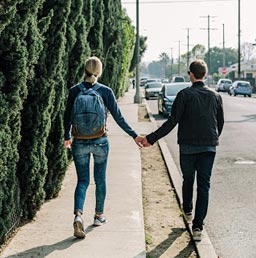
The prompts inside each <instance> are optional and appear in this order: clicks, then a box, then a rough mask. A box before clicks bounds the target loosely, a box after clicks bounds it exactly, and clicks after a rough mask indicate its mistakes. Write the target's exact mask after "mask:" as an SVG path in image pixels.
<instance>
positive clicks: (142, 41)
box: [129, 36, 147, 72]
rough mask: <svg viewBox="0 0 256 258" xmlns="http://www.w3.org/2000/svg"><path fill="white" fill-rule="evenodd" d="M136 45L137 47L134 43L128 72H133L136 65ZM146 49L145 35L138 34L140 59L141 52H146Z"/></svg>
mask: <svg viewBox="0 0 256 258" xmlns="http://www.w3.org/2000/svg"><path fill="white" fill-rule="evenodd" d="M134 44H135V42H134ZM136 47H137V45H136V44H135V47H134V51H133V56H132V61H131V65H130V68H129V72H133V71H134V70H135V68H136V65H137V48H136ZM146 50H147V37H145V36H140V51H139V54H140V59H141V57H142V56H143V54H144V53H145V52H146Z"/></svg>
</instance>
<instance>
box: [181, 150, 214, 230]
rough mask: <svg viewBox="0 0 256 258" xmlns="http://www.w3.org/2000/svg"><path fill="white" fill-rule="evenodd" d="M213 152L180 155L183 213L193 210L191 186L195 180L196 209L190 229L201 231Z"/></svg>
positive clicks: (206, 206)
mask: <svg viewBox="0 0 256 258" xmlns="http://www.w3.org/2000/svg"><path fill="white" fill-rule="evenodd" d="M215 154H216V153H215V152H203V153H196V154H180V167H181V171H182V174H183V185H182V197H183V210H184V212H185V213H187V212H191V211H192V210H193V185H194V181H195V173H196V180H197V198H196V209H195V216H194V220H193V225H192V228H193V229H195V228H200V229H201V230H202V229H203V223H204V219H205V217H206V214H207V209H208V202H209V190H210V179H211V174H212V167H213V163H214V158H215Z"/></svg>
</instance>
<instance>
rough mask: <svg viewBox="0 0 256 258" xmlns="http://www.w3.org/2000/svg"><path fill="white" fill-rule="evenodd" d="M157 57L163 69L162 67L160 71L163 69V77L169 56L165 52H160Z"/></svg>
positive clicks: (165, 73)
mask: <svg viewBox="0 0 256 258" xmlns="http://www.w3.org/2000/svg"><path fill="white" fill-rule="evenodd" d="M159 59H160V62H161V64H162V65H163V69H162V71H164V76H163V77H165V78H166V75H167V72H166V69H167V64H168V63H169V62H170V57H169V56H168V54H167V53H165V52H162V53H161V54H160V56H159Z"/></svg>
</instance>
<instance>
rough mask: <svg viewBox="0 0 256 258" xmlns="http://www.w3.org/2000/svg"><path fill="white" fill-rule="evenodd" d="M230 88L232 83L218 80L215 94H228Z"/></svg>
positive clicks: (227, 80)
mask: <svg viewBox="0 0 256 258" xmlns="http://www.w3.org/2000/svg"><path fill="white" fill-rule="evenodd" d="M231 86H232V81H231V80H230V79H219V80H218V82H217V84H216V88H215V90H216V91H217V92H220V91H222V92H229V89H230V87H231Z"/></svg>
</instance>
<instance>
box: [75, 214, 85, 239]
mask: <svg viewBox="0 0 256 258" xmlns="http://www.w3.org/2000/svg"><path fill="white" fill-rule="evenodd" d="M73 226H74V236H75V237H77V238H85V232H84V222H83V219H82V218H81V217H80V216H75V219H74V223H73Z"/></svg>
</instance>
